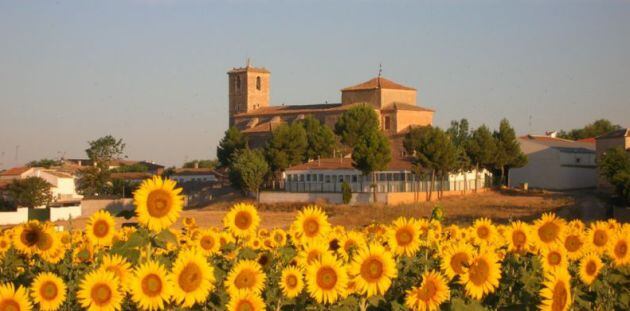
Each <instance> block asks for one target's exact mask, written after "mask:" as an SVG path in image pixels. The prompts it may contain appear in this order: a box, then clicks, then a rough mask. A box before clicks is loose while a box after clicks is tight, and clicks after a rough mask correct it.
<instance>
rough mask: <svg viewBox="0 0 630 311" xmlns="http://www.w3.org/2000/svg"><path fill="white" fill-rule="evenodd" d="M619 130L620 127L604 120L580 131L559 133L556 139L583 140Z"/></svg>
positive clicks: (588, 125)
mask: <svg viewBox="0 0 630 311" xmlns="http://www.w3.org/2000/svg"><path fill="white" fill-rule="evenodd" d="M619 129H621V126H620V125H618V124H612V122H610V121H609V120H606V119H599V120H596V121H595V122H593V123H590V124H587V125H586V126H584V127H583V128H580V129H572V130H570V131H568V132H565V131H560V132H559V133H558V137H560V138H564V139H573V140H578V139H584V138H591V137H597V136H600V135H603V134H606V133H608V132H612V131H616V130H619Z"/></svg>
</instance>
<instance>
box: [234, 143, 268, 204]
mask: <svg viewBox="0 0 630 311" xmlns="http://www.w3.org/2000/svg"><path fill="white" fill-rule="evenodd" d="M267 173H269V165H267V162H265V157H264V155H263V154H262V153H261V152H260V151H258V150H250V149H244V150H241V151H239V152H238V153H237V154H236V155H235V156H234V160H233V162H232V165H230V180H231V181H232V184H233V185H235V186H237V187H239V188H241V190H243V191H249V192H252V193H255V194H256V198H258V193H259V191H260V187H261V186H262V184H263V182H264V181H265V176H266V175H267Z"/></svg>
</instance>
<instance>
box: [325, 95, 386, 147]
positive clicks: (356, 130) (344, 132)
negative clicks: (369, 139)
mask: <svg viewBox="0 0 630 311" xmlns="http://www.w3.org/2000/svg"><path fill="white" fill-rule="evenodd" d="M379 128H380V126H379V121H378V115H377V114H376V112H375V111H374V108H372V106H369V105H366V104H362V105H357V106H354V107H352V108H350V109H348V111H346V112H344V113H343V114H341V116H340V117H339V120H337V123H336V124H335V134H337V135H339V137H341V142H342V143H344V144H345V145H346V146H348V147H350V148H354V145H355V144H357V143H358V141H359V139H360V138H361V136H362V135H364V134H367V133H371V132H373V131H376V130H378V129H379Z"/></svg>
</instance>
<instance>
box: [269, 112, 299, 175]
mask: <svg viewBox="0 0 630 311" xmlns="http://www.w3.org/2000/svg"><path fill="white" fill-rule="evenodd" d="M271 135H272V136H271V139H270V140H269V142H268V143H267V147H266V150H265V153H266V155H267V161H268V163H269V166H270V167H271V171H272V172H274V173H276V174H277V173H280V172H282V171H284V170H285V169H286V168H287V167H289V166H291V165H296V164H300V163H302V159H304V153H305V152H306V148H307V147H308V142H307V138H306V131H305V130H304V127H302V125H301V124H300V123H299V122H293V123H291V124H290V125H289V124H286V123H283V124H281V125H280V126H278V127H277V128H275V129H274V130H273V132H272V134H271Z"/></svg>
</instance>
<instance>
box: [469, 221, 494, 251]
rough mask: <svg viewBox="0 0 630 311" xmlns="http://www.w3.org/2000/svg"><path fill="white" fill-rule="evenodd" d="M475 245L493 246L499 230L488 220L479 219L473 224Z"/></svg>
mask: <svg viewBox="0 0 630 311" xmlns="http://www.w3.org/2000/svg"><path fill="white" fill-rule="evenodd" d="M473 232H474V235H473V236H474V238H475V243H476V244H477V245H488V244H492V243H493V242H494V240H495V239H496V238H497V228H496V227H495V226H494V225H493V224H492V221H491V220H490V219H488V218H479V219H477V220H475V222H474V223H473Z"/></svg>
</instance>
